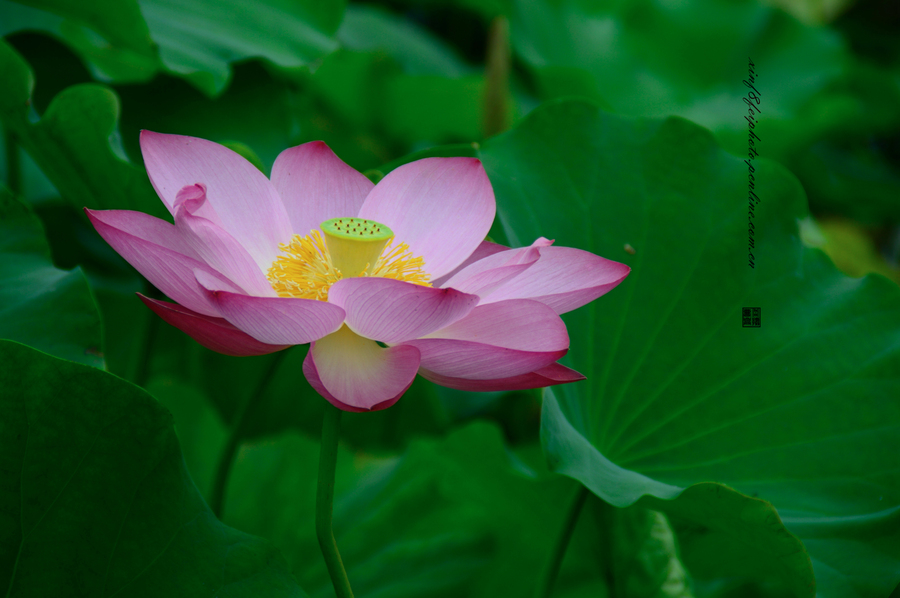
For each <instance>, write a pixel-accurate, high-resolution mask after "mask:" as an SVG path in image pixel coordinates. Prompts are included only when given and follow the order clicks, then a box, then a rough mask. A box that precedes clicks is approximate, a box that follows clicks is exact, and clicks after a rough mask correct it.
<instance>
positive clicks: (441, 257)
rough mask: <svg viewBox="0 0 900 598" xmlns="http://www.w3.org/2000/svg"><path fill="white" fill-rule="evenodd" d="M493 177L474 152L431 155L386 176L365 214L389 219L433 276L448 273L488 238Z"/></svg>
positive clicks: (398, 237) (362, 214) (493, 209)
mask: <svg viewBox="0 0 900 598" xmlns="http://www.w3.org/2000/svg"><path fill="white" fill-rule="evenodd" d="M495 212H496V203H495V201H494V191H493V189H492V188H491V182H490V181H489V180H488V177H487V174H486V173H485V172H484V167H483V166H482V165H481V162H480V161H478V160H476V159H474V158H426V159H424V160H417V161H416V162H411V163H409V164H404V165H403V166H401V167H399V168H397V169H396V170H394V171H392V172H390V173H389V174H388V175H387V176H386V177H384V178H383V179H381V182H379V183H378V184H377V185H376V186H375V188H374V189H372V192H371V193H369V196H368V197H367V198H366V201H365V203H363V206H362V209H360V211H359V217H360V218H369V219H371V220H375V221H377V222H381V223H382V224H386V225H388V226H389V227H390V228H391V229H392V230H393V231H394V234H395V244H396V243H406V244H408V245H409V248H410V249H411V250H412V253H413V255H416V256H421V257H422V258H423V259H424V260H425V271H426V272H428V273H429V274H430V275H431V277H432V278H439V277H441V276H443V275H444V274H447V273H448V272H450V271H451V270H453V269H454V268H456V267H457V266H458V265H459V264H461V263H462V262H463V261H464V260H465V259H466V258H467V257H469V256H470V255H472V252H473V251H475V249H476V248H477V247H478V245H479V244H480V243H481V242H482V241H483V240H484V237H485V235H487V233H488V230H489V229H490V228H491V223H492V222H493V221H494V213H495Z"/></svg>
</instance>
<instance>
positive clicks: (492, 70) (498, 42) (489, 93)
mask: <svg viewBox="0 0 900 598" xmlns="http://www.w3.org/2000/svg"><path fill="white" fill-rule="evenodd" d="M486 63H487V64H486V65H485V73H484V76H485V90H484V115H483V117H482V118H483V120H482V127H483V131H482V132H483V133H484V137H485V139H486V138H488V137H491V136H493V135H496V134H497V133H501V132H503V131H505V130H506V127H507V124H508V118H509V115H508V110H507V108H508V107H509V63H510V50H509V20H508V19H507V18H506V17H504V16H499V17H497V18H495V19H494V21H493V22H492V23H491V29H490V31H489V32H488V48H487V59H486Z"/></svg>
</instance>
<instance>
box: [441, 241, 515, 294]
mask: <svg viewBox="0 0 900 598" xmlns="http://www.w3.org/2000/svg"><path fill="white" fill-rule="evenodd" d="M508 249H509V247H507V246H505V245H500V244H499V243H492V242H490V241H482V242H481V243H480V244H479V245H478V247H476V248H475V251H473V252H472V254H471V255H470V256H469V257H467V258H466V259H465V261H464V262H463V263H461V264H460V265H458V266H457V267H456V268H454V269H453V270H451V271H450V272H447V273H446V274H444V275H443V276H440V277H438V278H432V279H431V285H432V286H435V287H438V288H440V287H443V286H445V285H444V283H445V282H447V281H448V280H450V278H451V277H453V276H455V275H456V273H457V272H459V271H461V270H462V269H463V268H468V267H469V266H471V265H472V264H474V263H475V262H477V261H479V260H483V259H484V258H486V257H488V256H489V255H494V254H495V253H500V252H501V251H506V250H508Z"/></svg>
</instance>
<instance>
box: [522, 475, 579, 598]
mask: <svg viewBox="0 0 900 598" xmlns="http://www.w3.org/2000/svg"><path fill="white" fill-rule="evenodd" d="M587 497H588V489H587V488H585V487H584V486H582V485H581V484H579V485H578V490H576V491H575V496H573V497H572V502H571V503H570V504H569V512H568V514H567V515H566V520H565V521H564V522H563V527H562V530H561V531H560V534H559V537H558V538H557V540H556V546H554V547H553V552H552V553H551V554H550V560H548V561H547V564H546V565H545V566H544V570H543V572H542V573H541V579H540V581H539V582H538V585H537V591H536V592H535V594H534V595H535V598H550V595H551V593H552V592H553V584H555V583H556V577H557V576H558V575H559V569H560V567H561V566H562V562H563V557H565V556H566V549H567V548H568V547H569V541H570V540H571V539H572V533H573V532H574V531H575V524H576V523H578V516H579V515H581V510H582V508H583V507H584V503H585V501H586V500H587Z"/></svg>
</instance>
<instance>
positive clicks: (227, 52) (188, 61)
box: [139, 0, 344, 95]
mask: <svg viewBox="0 0 900 598" xmlns="http://www.w3.org/2000/svg"><path fill="white" fill-rule="evenodd" d="M139 2H140V6H141V11H142V12H143V14H144V17H145V18H146V19H147V24H148V26H149V27H150V35H151V37H152V38H153V40H154V41H155V42H156V43H157V44H159V57H160V59H161V60H162V62H163V64H164V65H165V66H166V68H167V69H169V70H170V71H171V72H174V73H176V74H180V75H182V76H185V77H187V78H188V79H189V80H190V81H191V82H192V83H193V84H194V85H196V86H197V87H199V88H200V89H202V90H203V91H204V92H206V93H208V94H210V95H215V94H217V93H219V92H221V91H222V90H223V89H224V88H225V85H226V84H227V83H228V79H229V76H230V74H231V71H230V68H229V64H230V63H231V62H234V61H235V60H241V59H246V58H253V57H262V58H266V59H267V60H270V61H272V62H273V63H275V64H277V65H279V66H285V67H296V66H303V65H306V64H309V63H310V62H312V61H314V60H317V59H319V58H321V57H322V56H324V55H325V54H328V53H329V52H331V51H333V50H334V49H335V48H337V41H336V40H335V38H334V36H335V32H336V31H337V28H338V25H340V22H341V18H342V17H343V14H344V2H343V1H342V0H326V1H324V2H320V1H318V0H303V1H298V0H265V1H264V2H252V3H248V2H242V1H240V0H225V1H223V0H189V1H184V0H139Z"/></svg>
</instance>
